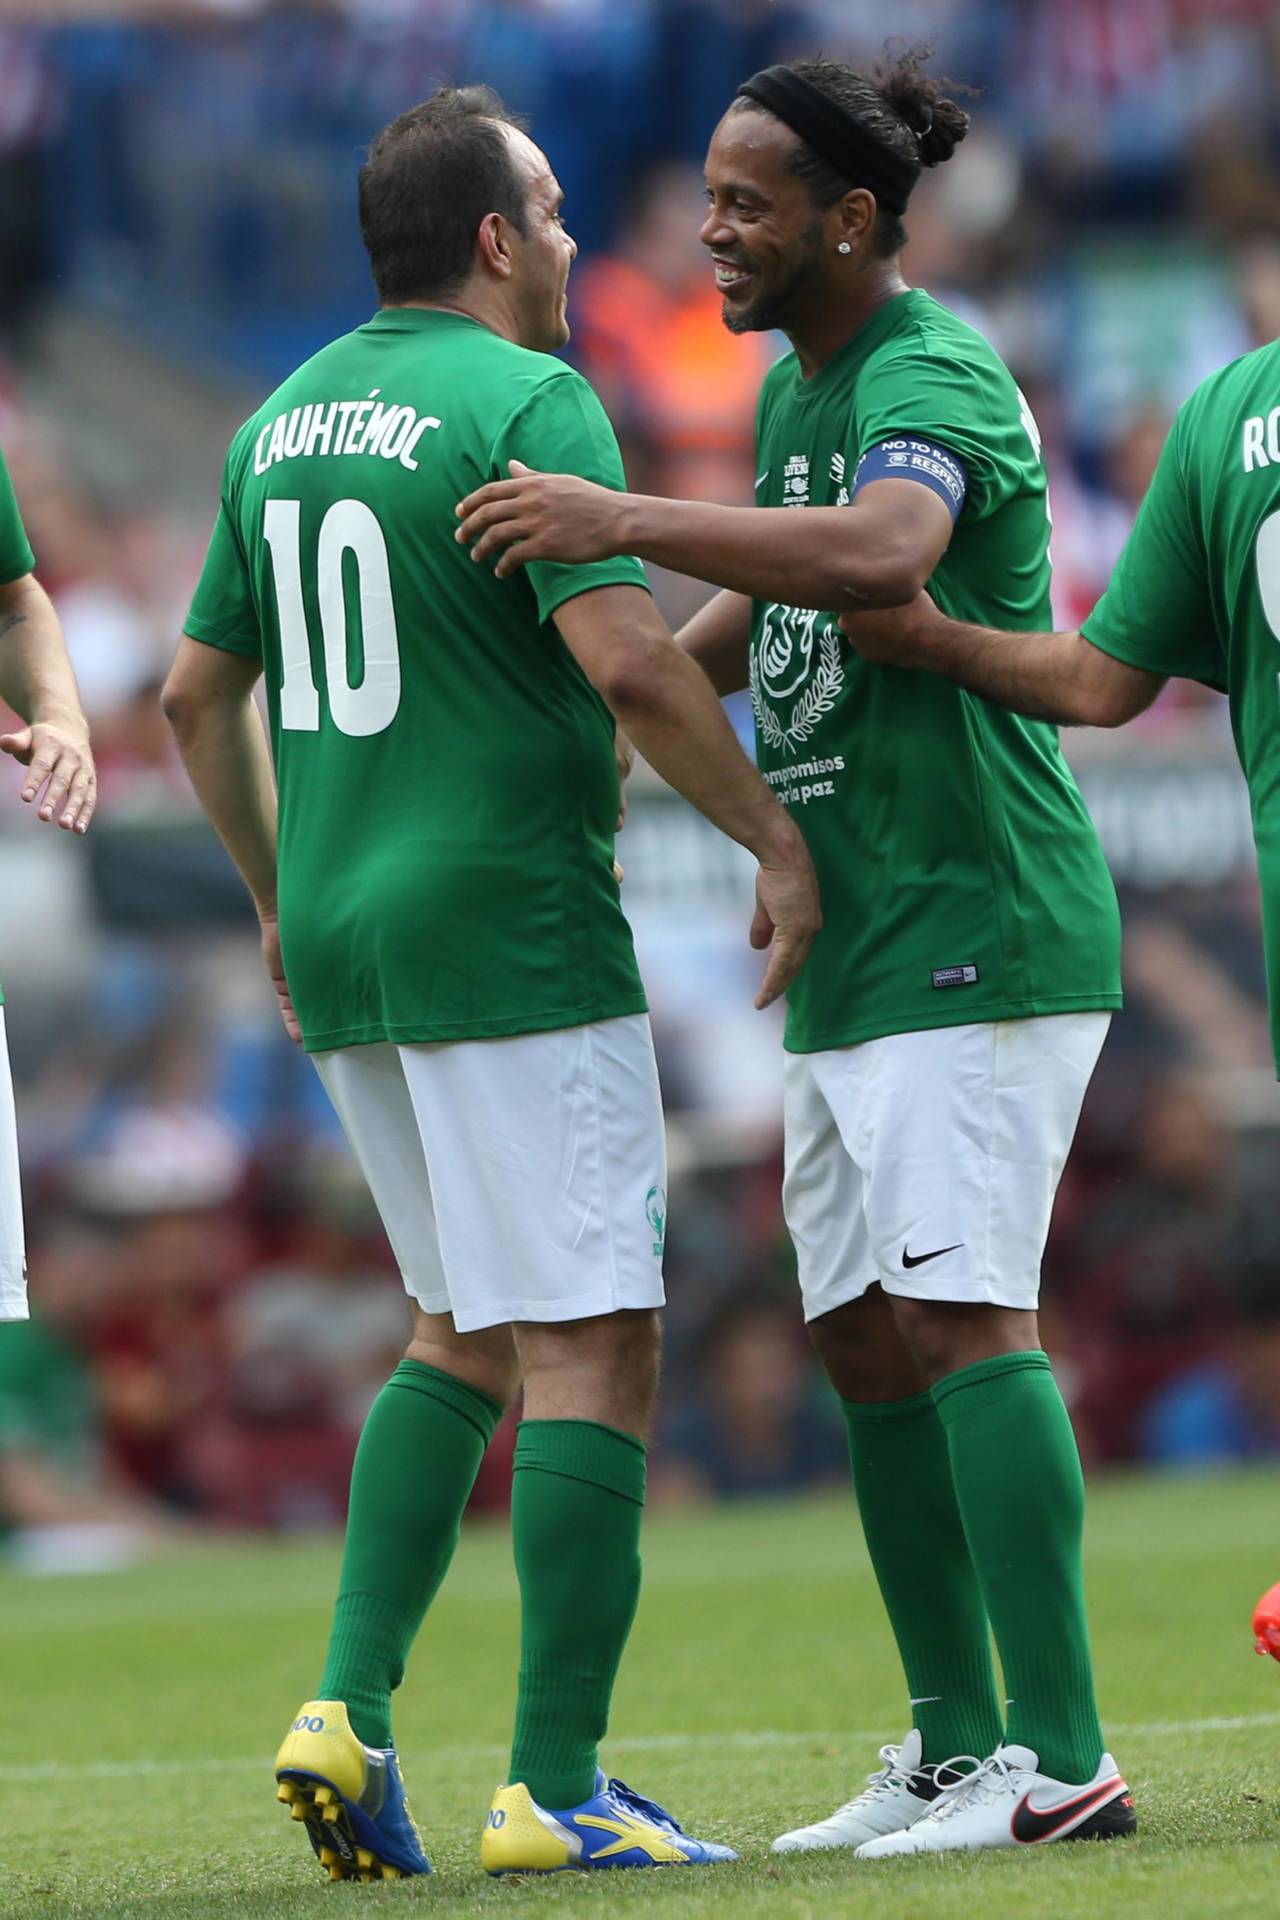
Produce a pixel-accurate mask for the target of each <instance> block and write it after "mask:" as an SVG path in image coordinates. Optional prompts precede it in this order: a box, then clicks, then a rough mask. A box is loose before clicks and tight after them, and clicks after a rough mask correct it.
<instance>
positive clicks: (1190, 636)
mask: <svg viewBox="0 0 1280 1920" xmlns="http://www.w3.org/2000/svg"><path fill="white" fill-rule="evenodd" d="M1185 421H1186V415H1185V413H1184V414H1182V415H1180V416H1179V418H1178V419H1177V420H1176V421H1175V422H1174V426H1173V431H1172V432H1171V433H1170V435H1169V438H1168V439H1167V440H1166V441H1165V443H1164V451H1163V452H1162V453H1161V455H1160V459H1159V462H1158V464H1157V466H1156V470H1155V474H1154V476H1153V478H1152V481H1151V485H1150V487H1149V488H1148V489H1147V496H1146V498H1145V500H1144V501H1143V503H1142V505H1141V507H1140V508H1139V509H1138V517H1137V519H1136V520H1135V521H1134V523H1133V530H1132V532H1131V533H1130V535H1129V538H1128V540H1127V541H1126V542H1125V546H1124V551H1123V552H1122V553H1121V555H1120V558H1119V560H1118V561H1117V562H1116V569H1115V572H1114V573H1113V574H1112V576H1111V580H1110V583H1109V585H1108V587H1107V590H1106V592H1105V593H1104V594H1103V596H1102V598H1101V600H1100V601H1099V602H1098V604H1097V606H1096V607H1095V608H1094V610H1093V612H1092V613H1091V614H1090V615H1089V617H1088V619H1087V620H1086V621H1085V623H1084V626H1083V628H1082V632H1083V633H1084V637H1085V639H1086V640H1088V641H1089V642H1090V644H1091V645H1092V646H1095V647H1097V648H1099V649H1100V650H1101V651H1102V652H1103V653H1109V654H1111V655H1112V656H1113V658H1115V659H1116V660H1123V661H1125V662H1126V664H1127V665H1129V666H1131V667H1142V668H1144V669H1145V670H1146V671H1147V672H1148V673H1162V674H1169V675H1172V676H1174V677H1176V678H1178V679H1183V680H1202V681H1203V682H1204V683H1205V685H1206V686H1210V687H1216V688H1217V689H1218V691H1219V692H1220V693H1225V692H1226V690H1227V663H1226V658H1225V656H1224V653H1223V649H1222V643H1221V641H1220V639H1219V637H1218V630H1217V624H1216V622H1215V620H1214V617H1213V606H1212V602H1211V600H1210V595H1209V568H1208V561H1207V559H1206V556H1205V551H1204V543H1203V541H1202V539H1201V536H1200V531H1199V528H1198V527H1197V525H1196V522H1195V516H1194V514H1193V512H1192V506H1191V500H1190V497H1189V494H1188V490H1187V479H1186V470H1185V465H1184V460H1183V436H1184V433H1185V431H1186V428H1185Z"/></svg>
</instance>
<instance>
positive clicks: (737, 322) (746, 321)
mask: <svg viewBox="0 0 1280 1920" xmlns="http://www.w3.org/2000/svg"><path fill="white" fill-rule="evenodd" d="M771 316H772V308H771V307H765V306H762V305H761V304H760V303H759V302H758V301H757V303H756V304H755V306H753V307H730V306H727V305H726V306H725V307H723V308H722V309H721V313H720V318H721V319H722V320H723V321H724V324H725V326H726V327H728V329H729V331H730V333H768V332H770V331H771V329H772V327H773V325H774V321H773V319H772V317H771Z"/></svg>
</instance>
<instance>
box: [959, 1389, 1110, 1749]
mask: <svg viewBox="0 0 1280 1920" xmlns="http://www.w3.org/2000/svg"><path fill="white" fill-rule="evenodd" d="M933 1397H934V1400H935V1402H936V1404H937V1408H938V1412H939V1413H940V1414H941V1416H942V1424H943V1426H944V1427H945V1428H946V1430H947V1444H948V1446H949V1448H950V1450H951V1472H952V1475H953V1477H954V1480H955V1488H956V1496H957V1498H958V1500H959V1502H960V1512H961V1514H962V1515H963V1517H964V1529H965V1533H966V1535H967V1537H968V1541H969V1551H970V1553H971V1554H972V1556H973V1563H974V1565H975V1567H976V1568H977V1570H978V1578H979V1580H980V1581H981V1583H982V1591H983V1595H984V1598H985V1600H986V1604H987V1612H988V1614H989V1615H990V1617H991V1625H992V1629H993V1630H994V1633H995V1637H996V1646H997V1648H998V1650H999V1653H1000V1664H1001V1666H1002V1667H1003V1669H1004V1680H1005V1692H1006V1693H1007V1694H1008V1695H1009V1699H1008V1703H1007V1704H1008V1725H1007V1731H1006V1733H1005V1739H1006V1741H1007V1742H1008V1743H1009V1744H1010V1745H1016V1746H1022V1747H1031V1748H1032V1749H1033V1750H1034V1751H1035V1752H1036V1753H1037V1754H1038V1755H1039V1757H1040V1766H1041V1770H1042V1771H1043V1772H1044V1773H1047V1774H1051V1775H1052V1776H1053V1778H1054V1779H1056V1780H1065V1781H1070V1782H1072V1783H1073V1784H1074V1783H1078V1782H1083V1781H1085V1780H1089V1779H1092V1777H1093V1775H1094V1773H1095V1772H1096V1771H1097V1766H1098V1762H1099V1760H1101V1758H1102V1729H1101V1727H1100V1726H1099V1724H1098V1709H1097V1704H1096V1702H1095V1699H1094V1691H1093V1662H1092V1660H1091V1658H1090V1655H1089V1631H1088V1627H1087V1625H1086V1623H1085V1611H1084V1572H1083V1566H1082V1554H1081V1541H1082V1535H1083V1530H1084V1478H1083V1475H1082V1474H1081V1472H1080V1455H1079V1453H1078V1452H1077V1450H1076V1440H1075V1435H1074V1433H1073V1432H1072V1431H1071V1420H1070V1417H1069V1416H1068V1413H1067V1410H1066V1408H1065V1407H1064V1406H1063V1404H1062V1395H1061V1394H1060V1393H1059V1392H1058V1384H1057V1382H1056V1380H1055V1379H1054V1377H1053V1372H1052V1369H1051V1368H1050V1365H1049V1359H1048V1356H1047V1354H1043V1353H1004V1354H999V1355H998V1356H997V1357H996V1358H995V1359H993V1360H979V1361H978V1363H977V1365H976V1366H972V1367H962V1368H961V1369H960V1371H959V1372H958V1373H952V1374H948V1376H947V1378H946V1379H945V1380H940V1381H939V1382H938V1384H937V1386H935V1388H934V1389H933Z"/></svg>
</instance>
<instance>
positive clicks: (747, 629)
mask: <svg viewBox="0 0 1280 1920" xmlns="http://www.w3.org/2000/svg"><path fill="white" fill-rule="evenodd" d="M676 642H677V644H678V645H679V646H681V647H683V648H684V650H685V652H686V653H687V654H688V655H689V658H690V659H691V660H696V661H697V663H698V665H699V666H700V667H701V668H702V671H703V672H704V673H705V674H706V676H707V678H708V680H709V681H710V682H711V684H712V686H713V687H714V688H715V690H716V692H717V693H718V694H720V695H721V697H722V698H723V697H724V695H726V694H730V693H739V692H741V690H742V688H743V687H745V686H746V684H747V680H748V665H749V660H750V651H751V602H750V600H748V599H746V598H744V596H743V595H741V594H736V593H718V594H716V596H715V598H714V599H712V600H709V601H708V602H707V604H706V606H705V607H702V608H700V609H699V611H698V612H697V613H695V614H694V616H693V618H692V619H691V620H687V621H686V622H685V624H684V626H683V627H681V629H680V631H679V633H678V634H677V635H676Z"/></svg>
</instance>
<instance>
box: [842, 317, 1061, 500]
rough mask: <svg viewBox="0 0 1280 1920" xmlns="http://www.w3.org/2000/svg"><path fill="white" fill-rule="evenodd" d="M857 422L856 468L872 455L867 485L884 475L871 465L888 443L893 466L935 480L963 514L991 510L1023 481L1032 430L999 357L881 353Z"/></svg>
mask: <svg viewBox="0 0 1280 1920" xmlns="http://www.w3.org/2000/svg"><path fill="white" fill-rule="evenodd" d="M855 425H856V429H857V434H856V440H857V459H856V461H855V468H854V470H855V473H856V472H857V465H858V463H860V462H861V461H863V460H865V459H866V458H867V456H868V455H871V456H872V461H871V462H869V465H868V468H867V469H864V471H863V473H862V476H861V483H862V484H863V485H866V484H867V483H868V482H869V481H870V479H871V478H873V477H875V478H883V477H884V475H883V474H880V473H877V474H875V475H874V476H873V475H872V473H871V472H870V470H869V469H870V466H871V465H874V463H875V458H876V456H877V454H878V451H879V449H881V448H884V447H886V446H887V449H888V454H889V455H893V456H898V457H899V464H897V465H896V466H892V467H889V468H887V471H889V472H898V473H901V474H902V475H903V477H904V478H907V479H915V480H919V481H922V482H923V483H924V484H925V485H927V486H931V487H932V490H933V491H934V492H935V493H937V494H938V495H939V496H940V498H942V499H943V500H944V501H945V502H946V503H947V504H948V506H951V507H954V508H955V512H956V513H957V514H958V513H959V512H960V511H961V510H962V509H963V508H964V507H965V506H966V505H968V506H970V507H971V509H972V511H973V512H974V513H977V514H985V513H987V512H989V511H991V510H992V509H993V508H994V507H996V506H998V505H999V504H1000V503H1001V501H1002V500H1003V499H1004V498H1006V496H1007V495H1008V494H1010V493H1012V492H1014V491H1016V490H1017V489H1018V488H1019V487H1020V486H1021V485H1022V483H1023V476H1024V474H1025V469H1026V463H1027V459H1028V455H1029V453H1030V446H1029V442H1028V439H1027V430H1026V427H1025V425H1024V423H1023V421H1022V420H1021V418H1020V417H1019V414H1018V411H1017V405H1016V400H1015V398H1014V396H1013V394H1012V392H1011V390H1010V387H1009V383H1008V376H1007V375H1005V374H1004V373H1003V369H1001V368H999V367H998V365H996V364H995V363H993V364H991V365H988V364H987V362H986V361H984V360H975V361H973V362H967V361H963V360H961V359H959V358H953V357H950V356H948V355H944V354H937V353H926V352H923V351H916V352H910V353H890V354H883V355H878V356H876V357H874V358H873V359H872V360H871V361H870V363H869V364H868V366H867V367H866V368H865V369H864V371H863V373H862V374H861V375H860V377H859V381H858V397H857V405H856V420H855ZM913 447H914V448H916V449H918V450H919V451H918V452H917V453H915V454H914V456H913ZM913 457H914V458H916V459H917V460H918V461H919V462H920V465H919V467H918V468H917V469H916V470H914V471H913V469H912V466H911V460H912V458H913ZM957 493H959V496H960V497H959V501H958V503H957Z"/></svg>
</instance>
